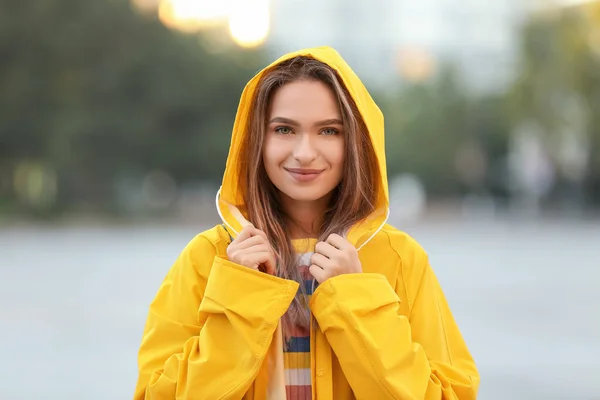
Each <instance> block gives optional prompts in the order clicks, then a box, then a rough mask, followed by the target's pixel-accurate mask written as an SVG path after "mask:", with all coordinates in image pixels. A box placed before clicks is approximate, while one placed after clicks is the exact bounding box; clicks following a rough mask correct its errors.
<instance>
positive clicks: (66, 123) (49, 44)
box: [0, 0, 265, 210]
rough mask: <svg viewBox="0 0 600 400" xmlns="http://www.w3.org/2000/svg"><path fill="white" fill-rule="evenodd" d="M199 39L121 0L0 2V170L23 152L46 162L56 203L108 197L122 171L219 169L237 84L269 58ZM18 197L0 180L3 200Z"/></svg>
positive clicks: (190, 175) (182, 173)
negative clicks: (218, 48)
mask: <svg viewBox="0 0 600 400" xmlns="http://www.w3.org/2000/svg"><path fill="white" fill-rule="evenodd" d="M201 38H202V36H201V35H200V37H199V36H198V35H186V34H182V33H178V32H175V31H171V30H169V29H167V28H165V27H164V26H163V25H162V24H161V23H160V22H159V21H157V20H156V19H152V18H147V17H144V16H142V15H139V14H138V13H136V12H135V10H134V9H132V7H131V5H130V4H129V2H128V1H127V0H113V1H94V0H56V1H52V2H23V1H20V0H6V1H3V2H0V88H2V90H0V161H2V162H0V165H1V166H2V168H3V171H4V176H5V178H4V181H5V182H6V181H10V179H11V178H10V176H9V175H10V174H12V173H13V172H14V168H16V166H17V165H18V164H19V163H20V162H22V161H23V160H34V161H36V162H40V163H42V164H44V165H46V166H48V167H49V168H51V169H53V170H54V171H56V173H57V176H58V188H59V189H58V201H57V202H56V203H55V206H54V210H58V209H69V208H72V207H74V206H76V205H78V204H85V203H87V204H91V205H95V206H98V207H99V208H102V207H105V206H107V205H109V204H110V202H111V201H112V199H113V197H114V182H115V179H116V177H117V175H118V174H119V173H122V172H123V171H128V170H132V171H148V170H152V169H160V170H164V171H166V172H168V173H169V174H170V175H171V176H173V177H174V178H175V179H176V180H177V181H179V182H184V181H186V180H197V179H203V180H208V181H213V182H214V181H217V180H218V179H220V176H221V174H222V170H223V166H224V161H225V157H226V155H227V149H228V145H229V138H230V133H231V127H232V124H233V118H234V116H235V112H236V108H237V103H238V101H239V95H240V93H241V90H242V88H243V86H244V84H245V82H246V81H247V80H248V79H249V78H250V77H251V76H252V74H253V73H255V71H256V69H257V68H259V67H260V66H262V65H264V64H265V58H264V54H263V53H262V51H260V50H257V51H249V50H241V49H237V48H235V47H233V46H232V47H231V48H229V49H227V51H224V52H221V54H219V55H215V54H213V52H211V49H210V48H209V47H207V46H203V45H202V44H201V43H202V41H201V40H199V39H201ZM7 176H9V177H8V178H7ZM1 180H2V179H0V181H1ZM3 188H4V189H3ZM15 196H16V191H15V190H13V188H12V185H11V184H5V185H4V186H2V185H0V197H3V198H4V199H5V201H4V202H6V198H13V200H16V199H15V198H14V197H15ZM23 207H25V208H26V207H27V206H26V205H23Z"/></svg>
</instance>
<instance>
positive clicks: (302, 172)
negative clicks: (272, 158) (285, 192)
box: [285, 168, 323, 175]
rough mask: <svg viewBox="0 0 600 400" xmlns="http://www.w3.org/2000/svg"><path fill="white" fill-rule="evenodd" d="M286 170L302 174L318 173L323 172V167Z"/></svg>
mask: <svg viewBox="0 0 600 400" xmlns="http://www.w3.org/2000/svg"><path fill="white" fill-rule="evenodd" d="M285 170H286V171H288V172H291V173H292V174H301V175H316V174H320V173H321V172H323V170H322V169H306V168H285Z"/></svg>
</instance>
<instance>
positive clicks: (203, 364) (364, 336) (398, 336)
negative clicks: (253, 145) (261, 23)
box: [134, 47, 479, 400]
mask: <svg viewBox="0 0 600 400" xmlns="http://www.w3.org/2000/svg"><path fill="white" fill-rule="evenodd" d="M297 55H307V56H311V57H314V58H316V59H318V60H320V61H322V62H325V63H327V64H328V65H330V66H331V67H332V68H334V69H335V70H336V71H337V72H338V73H339V75H340V76H341V77H342V79H343V81H344V84H345V85H346V87H347V88H348V90H349V92H350V94H351V95H352V97H353V99H354V101H355V102H356V104H357V106H358V109H359V110H360V112H361V114H362V117H363V119H364V120H365V122H366V125H367V127H368V129H369V133H370V136H371V139H372V142H373V145H374V148H375V151H376V153H377V157H378V160H379V167H380V169H381V173H382V179H383V182H382V191H383V193H382V196H380V197H381V199H382V200H381V202H380V204H379V205H378V207H377V211H376V212H375V213H373V215H372V216H371V218H369V219H368V220H367V221H365V222H363V223H361V224H359V225H357V226H355V227H353V228H352V229H351V230H350V232H349V233H348V235H347V239H348V240H349V241H350V242H351V243H353V244H354V245H355V246H356V247H357V248H360V250H359V256H360V260H361V263H362V268H363V273H361V274H347V275H340V276H337V277H334V278H331V279H328V280H327V281H325V282H324V283H323V284H321V285H319V287H318V288H317V289H316V291H315V293H314V294H313V296H312V299H311V302H310V308H311V311H312V314H313V316H314V317H315V319H316V321H317V324H314V325H313V327H312V330H311V332H312V333H311V359H312V362H311V371H312V386H313V389H312V390H313V399H318V400H326V399H354V398H356V399H368V400H372V399H373V400H379V399H411V400H417V399H427V400H440V399H447V400H450V399H460V400H470V399H475V398H476V394H477V388H478V385H479V374H478V372H477V369H476V367H475V363H474V361H473V359H472V357H471V355H470V354H469V350H468V349H467V346H466V344H465V342H464V340H463V338H462V336H461V333H460V331H459V329H458V327H457V325H456V322H455V321H454V318H453V317H452V314H451V311H450V308H449V307H448V304H447V302H446V299H445V297H444V294H443V293H442V290H441V288H440V285H439V283H438V281H437V279H436V277H435V275H434V272H433V271H432V269H431V267H430V265H429V263H428V260H427V254H426V253H425V251H424V250H423V248H422V247H421V246H420V245H419V244H418V243H417V242H416V241H415V240H413V239H412V238H411V237H409V236H408V235H407V234H405V233H403V232H400V231H399V230H397V229H395V228H394V227H392V226H389V225H387V224H385V221H386V219H387V209H388V189H387V177H386V165H385V152H384V130H383V115H382V114H381V111H380V110H379V108H378V107H377V105H376V104H375V103H374V101H373V100H372V99H371V97H370V95H369V93H368V92H367V90H366V89H365V87H364V86H363V84H362V83H361V81H360V80H359V79H358V77H357V76H356V75H355V74H354V72H352V70H351V69H350V67H349V66H348V65H347V64H346V63H345V62H344V60H343V59H342V58H341V57H340V56H339V54H338V53H337V52H335V51H334V50H333V49H331V48H328V47H319V48H313V49H306V50H302V51H298V52H295V53H291V54H287V55H285V56H283V57H282V58H280V59H279V60H277V61H275V62H274V63H273V64H272V65H275V64H277V63H279V62H281V61H283V60H285V59H288V58H291V57H294V56H297ZM263 72H264V70H263V71H261V72H260V73H259V74H257V76H255V77H254V78H253V79H252V80H251V81H250V82H249V83H248V85H247V86H246V88H245V90H244V92H243V94H242V98H241V101H240V105H239V109H238V113H237V117H236V121H235V124H234V128H233V135H232V139H231V147H230V151H229V156H228V160H227V165H226V168H225V174H224V178H223V185H222V189H221V191H220V195H218V200H217V208H218V211H219V214H220V215H221V217H222V218H223V221H224V225H225V226H226V227H227V230H226V229H225V228H224V227H223V226H221V225H219V226H216V227H215V228H213V229H210V230H208V231H206V232H203V233H201V234H199V235H198V236H196V237H195V238H194V239H193V240H192V241H191V242H190V243H189V244H188V245H187V246H186V247H185V249H184V250H183V251H182V253H181V254H180V256H179V258H178V259H177V261H176V262H175V263H174V265H173V266H172V268H171V270H170V271H169V273H168V275H167V276H166V278H165V280H164V282H163V283H162V285H161V287H160V289H159V291H158V294H157V295H156V297H155V299H154V301H153V302H152V304H151V305H150V310H149V314H148V319H147V322H146V327H145V330H144V335H143V339H142V344H141V347H140V350H139V359H138V363H139V378H138V382H137V386H136V389H135V395H134V399H135V400H141V399H155V400H170V399H181V400H192V399H194V400H196V399H198V400H200V399H206V400H217V399H242V398H243V399H248V400H250V399H253V400H284V399H285V383H284V379H283V349H282V339H281V329H280V327H279V320H280V318H281V317H282V316H283V314H284V313H285V312H286V310H287V308H288V306H289V304H290V303H291V301H292V299H293V297H294V295H295V293H296V291H297V289H298V286H299V285H298V283H296V282H293V281H289V280H285V279H281V278H278V277H274V276H270V275H267V274H265V273H262V272H257V271H254V270H252V269H250V268H246V267H243V266H240V265H237V264H235V263H233V262H230V261H228V260H227V256H226V248H227V245H228V243H229V242H230V237H229V234H231V235H233V236H234V237H235V235H236V234H237V232H239V231H240V230H241V229H242V227H243V226H244V225H245V224H246V223H248V222H247V221H246V220H245V217H244V215H242V213H240V211H238V210H239V209H243V207H239V206H241V205H242V200H241V194H240V192H239V191H238V188H237V187H236V182H237V173H238V172H237V163H236V160H237V159H238V154H239V150H240V142H241V137H242V135H244V127H245V126H246V120H247V118H248V113H249V109H250V104H251V100H252V98H253V95H254V92H255V89H256V85H257V83H258V80H259V79H260V77H261V75H262V73H263Z"/></svg>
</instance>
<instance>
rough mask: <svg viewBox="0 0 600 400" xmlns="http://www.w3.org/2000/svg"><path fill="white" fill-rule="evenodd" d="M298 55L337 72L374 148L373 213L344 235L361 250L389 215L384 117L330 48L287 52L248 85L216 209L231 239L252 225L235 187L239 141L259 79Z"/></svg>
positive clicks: (236, 183) (239, 192) (347, 67)
mask: <svg viewBox="0 0 600 400" xmlns="http://www.w3.org/2000/svg"><path fill="white" fill-rule="evenodd" d="M297 56H306V57H311V58H314V59H316V60H318V61H321V62H323V63H325V64H327V65H329V66H330V67H331V68H332V69H334V70H335V71H336V72H337V73H338V75H339V76H340V77H341V79H342V83H343V84H344V85H345V87H346V89H347V90H348V92H349V93H350V95H351V96H352V99H353V100H354V102H355V103H356V106H357V107H358V110H359V112H360V114H361V116H362V119H363V120H364V122H365V124H366V126H367V129H368V131H369V136H370V138H371V142H372V144H373V148H374V149H375V154H376V156H377V160H378V163H379V172H380V176H381V184H380V186H379V187H380V193H379V196H378V198H379V202H378V204H377V206H376V210H375V211H374V212H373V213H372V214H371V215H370V216H369V217H368V218H367V219H365V220H364V221H361V222H360V223H358V224H356V225H355V226H353V227H352V228H351V229H350V231H349V232H347V234H346V239H347V240H348V241H349V242H350V243H352V244H353V245H354V246H355V247H357V248H360V247H362V246H364V245H365V244H366V243H367V242H368V241H369V240H370V239H371V238H372V237H373V236H374V235H375V234H376V233H377V232H378V231H379V230H380V229H381V228H382V227H383V225H384V224H385V222H386V221H387V218H388V215H389V195H388V183H387V173H386V161H385V146H384V124H383V114H382V112H381V110H380V109H379V107H377V105H376V104H375V102H374V101H373V99H372V98H371V95H370V94H369V92H368V91H367V89H366V87H365V86H364V85H363V83H362V82H361V81H360V79H359V78H358V76H357V75H356V74H355V73H354V71H352V69H351V68H350V66H349V65H348V64H347V63H346V62H345V61H344V59H343V58H342V57H341V56H340V54H339V53H338V52H337V51H335V50H334V49H332V48H331V47H327V46H324V47H316V48H309V49H304V50H299V51H296V52H292V53H288V54H286V55H284V56H282V57H280V58H279V59H277V60H275V61H274V62H273V63H271V64H270V65H268V66H267V67H266V68H264V69H263V70H261V71H260V72H259V73H258V74H256V75H255V76H254V77H253V78H252V79H251V80H250V81H249V82H248V84H247V85H246V87H245V88H244V91H243V93H242V97H241V100H240V103H239V106H238V110H237V115H236V118H235V123H234V126H233V132H232V136H231V145H230V148H229V155H228V157H227V164H226V167H225V173H224V176H223V182H222V186H221V189H220V190H219V192H218V193H217V198H216V206H217V210H218V212H219V215H220V216H221V219H222V220H223V222H224V224H225V225H226V226H227V230H228V231H229V233H230V234H231V235H232V236H233V237H235V236H237V234H238V233H239V232H240V231H241V230H242V228H243V227H244V226H246V225H247V224H249V223H250V222H251V221H248V216H247V215H244V214H243V212H242V211H241V210H245V209H246V207H244V204H243V202H244V200H243V196H242V191H241V190H240V188H239V187H238V176H239V170H238V165H239V163H238V160H239V156H240V154H239V153H240V149H241V145H242V139H243V137H244V135H246V134H247V132H246V127H247V122H248V119H249V118H250V113H251V107H252V103H253V100H254V97H255V96H256V91H257V88H258V84H259V82H260V80H261V78H262V77H263V75H264V74H265V73H266V72H267V71H269V70H270V69H271V68H273V67H275V66H277V65H278V64H280V63H281V62H283V61H286V60H289V59H292V58H294V57H297Z"/></svg>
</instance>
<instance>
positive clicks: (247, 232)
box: [234, 225, 256, 243]
mask: <svg viewBox="0 0 600 400" xmlns="http://www.w3.org/2000/svg"><path fill="white" fill-rule="evenodd" d="M253 229H256V228H254V227H253V226H252V225H246V226H245V227H244V229H242V230H241V231H240V233H239V234H238V235H237V237H236V238H235V240H234V242H237V243H241V242H243V241H244V240H246V239H248V238H250V237H252V236H253V235H252V231H253Z"/></svg>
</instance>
